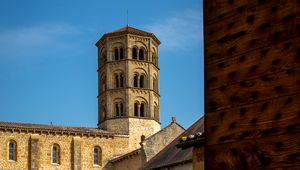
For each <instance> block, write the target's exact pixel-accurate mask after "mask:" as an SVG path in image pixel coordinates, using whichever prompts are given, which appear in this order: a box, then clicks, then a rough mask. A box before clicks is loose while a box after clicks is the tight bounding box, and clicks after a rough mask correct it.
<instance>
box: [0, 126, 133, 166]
mask: <svg viewBox="0 0 300 170" xmlns="http://www.w3.org/2000/svg"><path fill="white" fill-rule="evenodd" d="M10 140H14V141H15V142H16V143H17V160H16V161H9V160H8V142H9V141H10ZM53 144H58V145H59V147H60V163H59V164H58V165H56V164H52V160H51V158H52V154H51V153H52V150H51V149H52V145H53ZM95 146H99V147H100V148H101V150H102V161H101V165H100V166H96V165H93V149H94V147H95ZM127 151H128V137H127V136H122V135H119V136H118V135H116V136H114V137H94V136H73V135H61V134H44V133H43V134H30V133H23V132H8V131H0V169H14V170H17V169H30V168H31V169H47V170H51V169H62V170H65V169H74V170H80V169H83V170H84V169H106V168H104V167H105V166H106V164H107V162H108V159H110V158H112V157H114V156H116V155H121V154H124V153H126V152H127Z"/></svg>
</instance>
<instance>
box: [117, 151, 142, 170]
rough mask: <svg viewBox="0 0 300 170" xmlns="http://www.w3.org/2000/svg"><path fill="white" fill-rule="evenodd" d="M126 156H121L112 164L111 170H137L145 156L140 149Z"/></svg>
mask: <svg viewBox="0 0 300 170" xmlns="http://www.w3.org/2000/svg"><path fill="white" fill-rule="evenodd" d="M126 155H127V154H126ZM126 155H125V156H124V157H123V156H122V157H123V158H122V159H121V160H118V161H115V162H114V163H112V169H113V170H137V169H139V168H140V167H141V166H142V165H143V164H144V162H145V154H144V152H143V150H141V149H138V150H136V151H133V153H129V155H127V156H126Z"/></svg>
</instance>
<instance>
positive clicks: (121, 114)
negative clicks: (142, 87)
mask: <svg viewBox="0 0 300 170" xmlns="http://www.w3.org/2000/svg"><path fill="white" fill-rule="evenodd" d="M120 116H124V113H123V103H120Z"/></svg>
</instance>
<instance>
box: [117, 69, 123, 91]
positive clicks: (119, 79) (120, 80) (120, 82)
mask: <svg viewBox="0 0 300 170" xmlns="http://www.w3.org/2000/svg"><path fill="white" fill-rule="evenodd" d="M115 85H116V88H120V87H124V75H123V74H122V73H117V74H115Z"/></svg>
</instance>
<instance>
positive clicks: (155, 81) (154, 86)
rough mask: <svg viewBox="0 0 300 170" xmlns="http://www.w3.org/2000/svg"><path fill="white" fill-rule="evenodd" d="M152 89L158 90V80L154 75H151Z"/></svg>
mask: <svg viewBox="0 0 300 170" xmlns="http://www.w3.org/2000/svg"><path fill="white" fill-rule="evenodd" d="M153 90H154V91H156V92H158V82H157V79H156V78H155V77H153Z"/></svg>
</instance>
